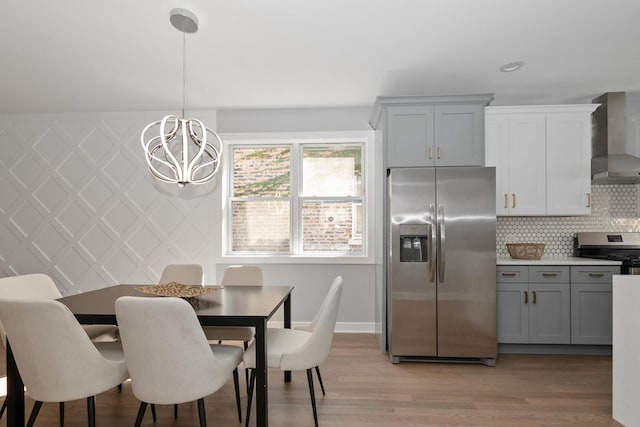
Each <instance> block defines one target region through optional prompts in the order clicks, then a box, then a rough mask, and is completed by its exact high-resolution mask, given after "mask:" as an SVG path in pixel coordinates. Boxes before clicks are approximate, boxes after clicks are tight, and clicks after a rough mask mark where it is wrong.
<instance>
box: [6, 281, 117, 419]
mask: <svg viewBox="0 0 640 427" xmlns="http://www.w3.org/2000/svg"><path fill="white" fill-rule="evenodd" d="M61 297H62V294H61V293H60V291H59V290H58V287H57V286H56V284H55V283H54V282H53V280H52V279H51V277H49V276H47V275H46V274H40V273H36V274H24V275H19V276H9V277H2V278H0V298H15V299H21V300H54V299H58V298H61ZM83 328H84V330H85V332H86V333H87V335H88V336H89V338H91V340H93V341H115V340H116V339H117V337H118V328H117V327H116V326H114V325H83ZM5 339H6V337H5V332H4V329H3V327H2V324H1V323H0V340H2V345H5ZM6 408H7V401H6V399H5V400H4V401H3V402H2V407H1V408H0V417H2V415H3V414H4V411H5V409H6ZM63 418H64V403H61V404H60V419H61V425H62V420H63Z"/></svg>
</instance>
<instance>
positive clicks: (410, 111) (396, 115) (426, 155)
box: [386, 105, 435, 167]
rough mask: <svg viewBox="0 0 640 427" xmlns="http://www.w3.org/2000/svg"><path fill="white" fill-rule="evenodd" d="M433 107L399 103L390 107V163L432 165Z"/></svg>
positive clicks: (388, 161)
mask: <svg viewBox="0 0 640 427" xmlns="http://www.w3.org/2000/svg"><path fill="white" fill-rule="evenodd" d="M433 114H434V108H433V106H428V105H404V106H403V105H398V106H391V107H389V108H388V109H387V138H386V144H387V166H389V167H405V166H433V165H434V157H435V152H434V151H435V150H434V147H433V145H434V144H433V138H434V129H433Z"/></svg>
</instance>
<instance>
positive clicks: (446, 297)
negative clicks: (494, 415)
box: [386, 167, 497, 365]
mask: <svg viewBox="0 0 640 427" xmlns="http://www.w3.org/2000/svg"><path fill="white" fill-rule="evenodd" d="M495 189H496V186H495V168H485V167H447V168H402V169H390V170H389V173H388V178H387V196H388V212H387V213H388V220H389V224H388V239H389V240H388V241H387V245H386V247H387V249H388V251H389V253H388V260H387V286H388V288H387V289H388V291H387V302H388V307H387V309H388V312H387V321H388V324H387V332H388V350H389V354H390V356H391V360H392V362H394V363H398V362H400V361H401V360H410V359H427V360H428V359H432V358H436V359H461V360H464V359H477V360H479V361H481V362H483V363H485V364H488V365H493V364H495V358H496V354H497V341H496V211H495V197H496V196H495V194H496V192H495Z"/></svg>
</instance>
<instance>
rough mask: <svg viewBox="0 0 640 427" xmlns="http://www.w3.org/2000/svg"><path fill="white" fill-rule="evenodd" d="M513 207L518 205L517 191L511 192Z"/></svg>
mask: <svg viewBox="0 0 640 427" xmlns="http://www.w3.org/2000/svg"><path fill="white" fill-rule="evenodd" d="M511 207H512V208H515V207H516V193H513V194H511Z"/></svg>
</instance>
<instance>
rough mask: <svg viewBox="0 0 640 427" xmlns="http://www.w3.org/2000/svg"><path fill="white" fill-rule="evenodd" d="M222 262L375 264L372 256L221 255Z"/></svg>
mask: <svg viewBox="0 0 640 427" xmlns="http://www.w3.org/2000/svg"><path fill="white" fill-rule="evenodd" d="M221 261H222V262H225V263H228V262H233V263H238V264H375V261H374V259H373V257H372V256H364V255H357V256H356V255H354V256H344V255H267V254H265V255H257V254H256V255H253V254H252V255H249V254H238V255H235V254H234V255H223V256H222V260H221Z"/></svg>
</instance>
